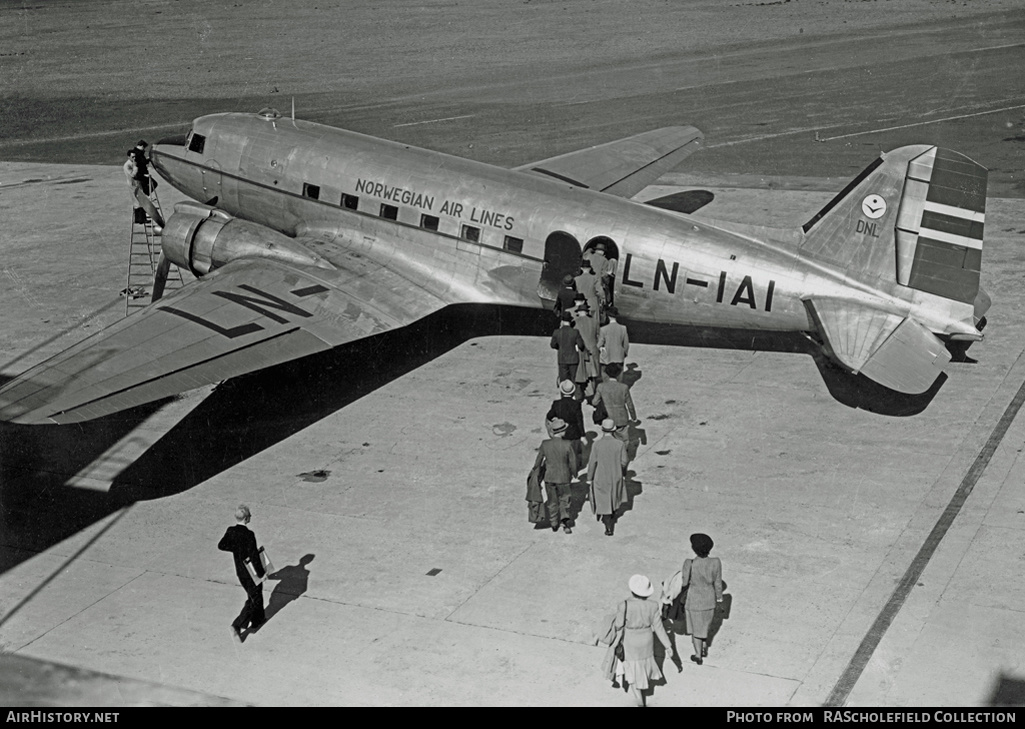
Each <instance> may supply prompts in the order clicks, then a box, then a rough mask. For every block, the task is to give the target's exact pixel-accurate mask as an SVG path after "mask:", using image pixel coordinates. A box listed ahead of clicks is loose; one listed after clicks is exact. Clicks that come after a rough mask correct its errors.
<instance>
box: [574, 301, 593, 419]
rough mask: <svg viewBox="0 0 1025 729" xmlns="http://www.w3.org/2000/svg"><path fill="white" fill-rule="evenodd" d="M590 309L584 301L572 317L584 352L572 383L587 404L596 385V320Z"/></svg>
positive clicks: (578, 305) (579, 304)
mask: <svg viewBox="0 0 1025 729" xmlns="http://www.w3.org/2000/svg"><path fill="white" fill-rule="evenodd" d="M591 313H592V311H591V308H590V307H589V306H588V304H587V302H586V301H581V302H579V303H578V304H577V308H576V310H575V311H574V312H573V315H574V316H575V317H576V319H575V320H574V322H573V323H574V325H575V328H576V330H577V331H578V332H580V338H581V339H583V340H584V348H585V349H584V351H583V352H581V353H580V363H579V364H578V365H577V373H576V377H574V378H573V379H574V382H576V383H577V385H579V387H580V392H581V393H582V397H584V398H585V399H586V400H587V401H588V402H590V401H591V398H592V397H594V388H595V386H596V385H597V384H598V320H597V319H595V318H594V317H593V316H591Z"/></svg>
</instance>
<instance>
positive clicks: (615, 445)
mask: <svg viewBox="0 0 1025 729" xmlns="http://www.w3.org/2000/svg"><path fill="white" fill-rule="evenodd" d="M601 430H602V437H601V438H600V439H599V440H598V441H596V442H595V444H594V445H593V446H591V458H590V460H589V461H588V463H587V479H588V480H589V481H590V482H591V511H592V512H593V513H594V515H595V516H597V517H598V518H599V519H601V522H602V524H604V525H605V536H606V537H611V536H612V532H613V530H614V529H615V525H616V510H617V509H618V508H619V507H620V506H622V505H623V504H625V503H626V501H627V497H626V479H625V478H624V473H625V471H626V464H627V461H628V459H627V455H626V444H625V443H624V442H623V441H621V440H619V439H618V438H616V437H614V435H613V434H614V433H615V432H616V423H615V421H614V420H612V419H611V418H606V419H605V420H603V421H602V424H601Z"/></svg>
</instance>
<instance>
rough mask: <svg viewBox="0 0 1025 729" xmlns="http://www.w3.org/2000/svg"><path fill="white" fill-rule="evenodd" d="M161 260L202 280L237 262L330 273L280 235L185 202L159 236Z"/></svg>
mask: <svg viewBox="0 0 1025 729" xmlns="http://www.w3.org/2000/svg"><path fill="white" fill-rule="evenodd" d="M161 248H162V250H163V254H164V256H165V257H166V258H167V259H168V260H169V261H171V262H172V263H175V264H177V265H178V266H182V267H184V268H187V269H188V270H190V271H191V272H192V273H193V274H194V275H196V276H204V275H206V274H208V273H210V272H211V271H213V270H214V269H216V268H219V267H221V266H223V265H224V264H226V263H228V262H230V261H234V260H238V259H240V258H270V259H274V260H279V261H282V262H284V263H289V264H292V265H298V266H315V267H317V268H325V269H333V268H334V266H332V265H331V264H330V263H328V262H327V261H326V260H325V259H323V258H321V257H320V256H318V255H317V254H315V253H313V252H312V251H310V250H308V249H307V248H305V247H304V246H303V245H302V244H300V243H298V242H296V241H295V240H293V239H292V238H289V237H288V236H287V235H284V234H283V233H279V232H278V231H276V230H272V229H271V228H268V227H266V226H264V225H260V224H259V223H252V222H250V221H248V220H241V219H239V218H235V217H232V216H231V215H229V214H228V213H226V212H224V211H223V210H218V209H217V208H213V207H210V206H209V205H202V204H200V203H196V202H191V201H186V202H180V203H178V204H177V205H175V206H174V214H173V215H171V217H170V218H168V219H167V221H166V223H165V225H164V230H163V233H162V235H161Z"/></svg>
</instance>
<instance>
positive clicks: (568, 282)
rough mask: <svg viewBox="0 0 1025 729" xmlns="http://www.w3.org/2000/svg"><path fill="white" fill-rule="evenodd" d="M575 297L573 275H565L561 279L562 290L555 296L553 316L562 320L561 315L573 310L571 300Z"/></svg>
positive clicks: (575, 289) (575, 290)
mask: <svg viewBox="0 0 1025 729" xmlns="http://www.w3.org/2000/svg"><path fill="white" fill-rule="evenodd" d="M576 295H577V286H576V284H575V283H574V281H573V274H572V273H567V274H566V275H565V276H563V277H562V288H561V289H559V293H558V294H556V296H555V315H556V316H557V317H559V318H560V319H561V318H562V315H563V314H565V313H566V312H567V311H572V309H573V306H574V304H573V299H574V298H575V297H576Z"/></svg>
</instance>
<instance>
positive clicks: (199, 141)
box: [189, 133, 206, 154]
mask: <svg viewBox="0 0 1025 729" xmlns="http://www.w3.org/2000/svg"><path fill="white" fill-rule="evenodd" d="M205 146H206V137H204V136H203V135H202V134H195V133H193V134H192V138H191V139H190V140H189V151H190V152H195V153H196V154H203V147H205Z"/></svg>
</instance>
